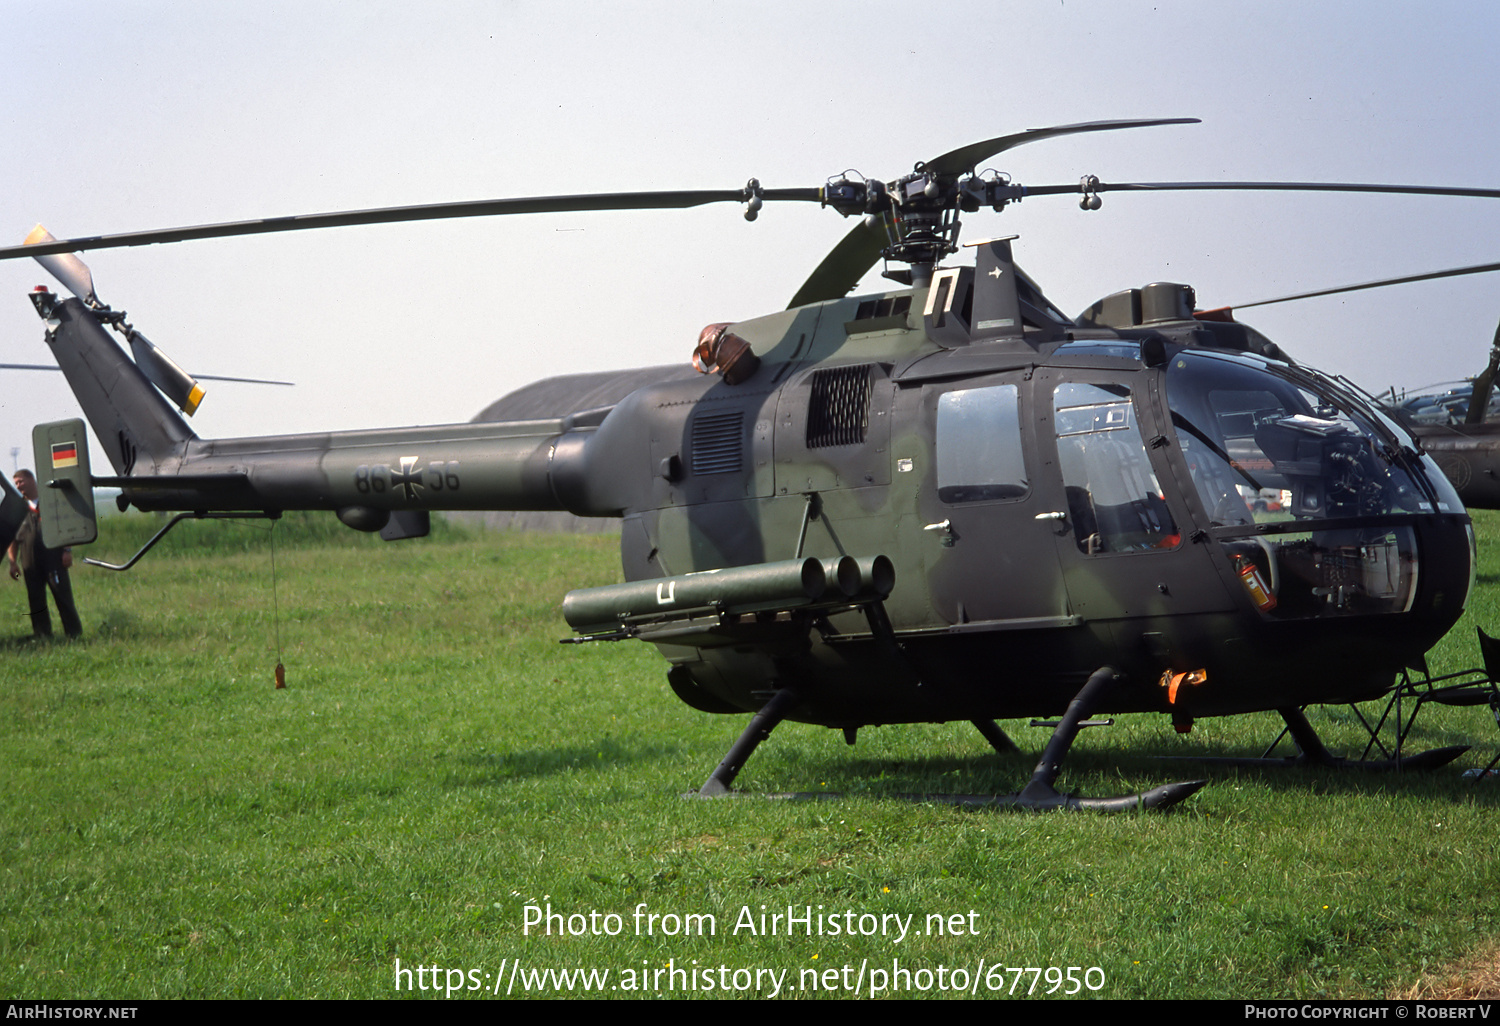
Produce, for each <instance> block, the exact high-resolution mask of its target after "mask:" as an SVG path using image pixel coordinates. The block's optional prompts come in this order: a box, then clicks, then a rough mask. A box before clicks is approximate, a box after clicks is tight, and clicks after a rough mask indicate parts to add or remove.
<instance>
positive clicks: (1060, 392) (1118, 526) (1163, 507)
mask: <svg viewBox="0 0 1500 1026" xmlns="http://www.w3.org/2000/svg"><path fill="white" fill-rule="evenodd" d="M1052 402H1053V423H1054V426H1055V427H1056V430H1057V456H1058V462H1059V464H1060V466H1061V469H1062V477H1063V486H1064V489H1065V490H1066V493H1067V497H1068V520H1069V522H1070V523H1071V524H1072V525H1073V535H1074V538H1075V540H1076V541H1077V543H1078V548H1079V551H1081V552H1086V553H1090V554H1095V553H1103V552H1139V551H1144V550H1148V549H1163V548H1171V547H1173V546H1175V545H1177V543H1178V541H1179V537H1178V532H1177V525H1176V524H1175V523H1174V522H1173V520H1172V514H1171V511H1170V510H1168V509H1167V502H1166V498H1165V497H1164V496H1163V494H1162V490H1161V486H1160V484H1158V483H1157V480H1156V474H1155V472H1154V471H1153V470H1152V469H1151V461H1150V459H1149V458H1148V457H1147V455H1146V446H1145V442H1144V440H1143V439H1142V437H1141V429H1140V426H1139V425H1138V424H1137V422H1136V417H1135V408H1134V407H1133V406H1132V405H1131V401H1130V390H1129V389H1128V388H1127V387H1125V386H1124V385H1115V384H1110V385H1092V384H1084V383H1082V382H1073V381H1070V382H1064V383H1063V384H1061V385H1058V386H1057V388H1056V389H1054V390H1053V394H1052Z"/></svg>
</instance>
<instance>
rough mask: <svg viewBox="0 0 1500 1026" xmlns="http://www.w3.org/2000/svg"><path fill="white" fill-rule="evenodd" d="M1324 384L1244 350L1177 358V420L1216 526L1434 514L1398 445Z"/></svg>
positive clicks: (1173, 399)
mask: <svg viewBox="0 0 1500 1026" xmlns="http://www.w3.org/2000/svg"><path fill="white" fill-rule="evenodd" d="M1317 385H1318V379H1316V378H1313V377H1311V376H1309V377H1308V378H1307V379H1306V381H1295V380H1292V379H1291V378H1290V377H1283V376H1281V375H1278V374H1276V373H1274V372H1272V370H1271V368H1270V367H1269V366H1268V365H1266V364H1262V363H1260V362H1259V361H1254V360H1250V359H1246V358H1240V357H1224V356H1220V355H1218V354H1205V353H1192V352H1183V353H1179V354H1177V355H1176V356H1175V357H1173V359H1172V364H1171V367H1170V369H1169V370H1168V372H1167V402H1168V406H1169V407H1170V409H1171V413H1172V424H1173V426H1174V427H1175V428H1176V430H1177V436H1178V440H1179V442H1180V443H1181V445H1182V450H1183V454H1184V457H1185V458H1186V459H1187V463H1188V470H1189V472H1190V473H1191V474H1192V477H1193V483H1194V485H1196V487H1197V490H1198V495H1199V498H1200V499H1202V501H1203V505H1204V508H1205V510H1206V511H1207V513H1208V516H1209V520H1210V523H1211V524H1212V526H1215V527H1225V526H1230V525H1238V524H1252V523H1256V522H1265V521H1279V520H1293V519H1299V520H1314V519H1316V520H1328V519H1342V518H1349V517H1370V516H1379V515H1382V514H1387V513H1430V512H1433V504H1432V499H1431V497H1430V496H1429V494H1428V492H1427V491H1425V490H1424V489H1423V488H1421V487H1419V486H1418V485H1417V482H1416V481H1415V480H1414V479H1413V477H1412V475H1411V474H1410V473H1408V471H1407V470H1406V468H1405V467H1404V466H1403V465H1402V463H1401V461H1400V457H1399V456H1398V452H1397V446H1398V445H1399V443H1398V442H1396V441H1394V440H1393V439H1391V438H1390V437H1389V435H1388V434H1387V433H1385V432H1381V431H1377V430H1376V429H1375V427H1374V425H1373V423H1372V422H1371V421H1370V420H1368V419H1367V418H1366V417H1364V416H1362V415H1361V414H1360V413H1359V412H1357V411H1356V410H1354V409H1352V408H1351V404H1350V403H1349V402H1348V401H1347V400H1345V399H1342V398H1341V397H1339V396H1336V395H1333V394H1330V393H1331V390H1328V389H1322V390H1320V389H1319V388H1318V387H1317Z"/></svg>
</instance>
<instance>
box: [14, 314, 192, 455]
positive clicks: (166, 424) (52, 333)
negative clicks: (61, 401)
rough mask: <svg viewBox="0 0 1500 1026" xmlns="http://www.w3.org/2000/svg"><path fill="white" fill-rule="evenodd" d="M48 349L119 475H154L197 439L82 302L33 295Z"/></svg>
mask: <svg viewBox="0 0 1500 1026" xmlns="http://www.w3.org/2000/svg"><path fill="white" fill-rule="evenodd" d="M32 295H33V301H34V302H35V303H36V304H37V309H38V312H40V313H41V314H42V316H43V317H44V318H46V320H47V343H48V344H49V345H50V346H51V347H52V355H53V356H54V357H55V358H56V360H57V366H58V367H59V369H61V370H62V372H63V374H64V375H65V376H66V377H67V379H68V385H69V386H70V387H71V388H72V389H73V394H74V395H75V396H76V397H77V399H78V403H79V405H80V406H82V407H83V413H84V416H86V417H87V418H88V421H89V425H90V426H91V427H92V428H93V429H94V434H95V436H96V437H97V438H98V439H99V444H100V445H101V446H102V447H103V449H104V453H105V455H106V456H107V457H108V459H109V462H110V464H111V465H112V466H113V467H114V468H115V473H117V474H119V475H121V476H125V475H129V474H131V473H132V472H138V473H154V472H159V471H160V470H161V469H163V464H166V463H173V462H175V461H176V460H178V459H180V458H181V457H182V455H183V450H184V447H185V446H186V444H187V443H188V442H190V441H192V440H193V439H194V438H196V437H197V436H196V435H194V434H193V432H192V429H191V428H189V427H188V426H187V424H186V423H184V421H183V419H182V418H181V417H180V416H178V414H177V411H176V410H174V409H173V408H172V405H171V404H170V403H168V402H167V400H166V399H164V398H163V397H162V394H161V393H160V392H158V391H157V390H156V388H155V387H154V386H153V385H152V384H151V382H150V381H148V380H146V376H145V375H144V374H142V373H141V369H140V368H139V367H137V366H136V365H135V363H134V362H133V361H132V360H131V359H130V358H129V357H128V356H126V355H125V353H124V351H123V350H121V349H120V347H119V346H118V345H116V344H115V342H114V340H113V339H111V338H110V337H109V333H108V332H107V331H105V329H104V326H103V325H102V324H100V323H99V319H98V317H97V316H95V315H94V314H93V313H92V312H91V311H90V310H89V309H88V308H87V307H86V306H84V304H83V303H82V302H81V301H80V300H77V299H69V300H66V301H62V302H59V301H58V300H57V299H56V297H54V296H52V295H51V294H50V293H33V294H32Z"/></svg>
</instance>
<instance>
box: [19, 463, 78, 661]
mask: <svg viewBox="0 0 1500 1026" xmlns="http://www.w3.org/2000/svg"><path fill="white" fill-rule="evenodd" d="M15 482H16V491H18V492H20V493H21V495H22V496H23V497H25V499H26V501H27V503H29V504H30V506H31V511H30V513H29V515H28V516H27V517H26V520H25V522H24V523H22V524H21V528H20V530H18V531H17V532H16V540H15V541H13V542H12V543H11V546H10V550H9V553H8V554H9V556H10V577H11V580H13V581H14V580H17V579H19V578H20V577H22V576H23V575H24V576H25V578H26V598H27V600H28V601H29V602H30V604H31V632H32V634H34V635H36V636H37V637H47V638H50V637H51V636H52V617H51V615H50V614H49V613H48V612H47V589H48V588H51V589H52V598H53V601H55V602H56V603H57V615H58V616H60V617H61V618H62V625H63V631H64V632H65V633H66V634H67V635H68V637H70V638H76V637H78V636H79V635H80V634H82V633H83V624H82V623H80V622H79V620H78V610H77V609H75V608H74V606H73V585H72V582H70V581H69V580H68V568H69V567H70V566H72V565H73V552H72V550H71V549H66V548H63V549H49V548H46V547H44V546H43V545H42V523H41V518H40V517H39V516H38V515H37V509H36V498H37V491H36V475H35V474H33V473H32V472H31V471H29V470H18V471H16V476H15Z"/></svg>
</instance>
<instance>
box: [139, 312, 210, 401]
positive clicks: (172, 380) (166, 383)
mask: <svg viewBox="0 0 1500 1026" xmlns="http://www.w3.org/2000/svg"><path fill="white" fill-rule="evenodd" d="M130 352H131V354H132V355H134V356H135V363H136V366H137V367H139V368H140V369H141V373H142V374H144V375H146V379H147V380H148V381H150V382H151V383H152V384H153V385H155V386H156V387H157V388H159V389H161V392H162V395H164V396H166V397H167V398H168V399H170V400H172V402H174V403H176V404H177V408H178V409H180V410H181V411H182V412H183V413H186V414H187V415H188V416H189V417H191V416H192V415H193V414H194V413H196V412H197V410H198V404H199V403H201V402H202V401H203V386H202V385H200V384H198V382H197V381H195V380H194V379H193V376H192V375H191V374H189V373H188V372H187V371H185V370H183V369H182V368H181V367H179V366H177V364H176V363H175V362H173V360H172V358H171V357H170V356H168V355H167V354H166V353H164V352H162V351H161V350H160V349H158V348H157V347H156V344H155V343H153V342H152V341H151V340H150V339H148V338H147V337H146V336H145V335H142V334H141V333H140V332H139V331H132V332H131V333H130Z"/></svg>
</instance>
